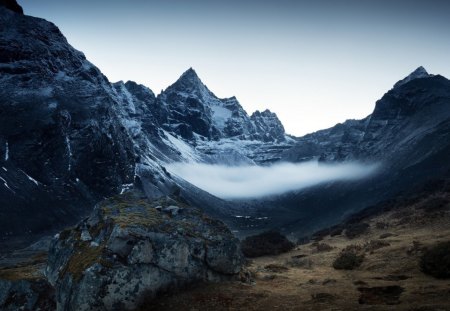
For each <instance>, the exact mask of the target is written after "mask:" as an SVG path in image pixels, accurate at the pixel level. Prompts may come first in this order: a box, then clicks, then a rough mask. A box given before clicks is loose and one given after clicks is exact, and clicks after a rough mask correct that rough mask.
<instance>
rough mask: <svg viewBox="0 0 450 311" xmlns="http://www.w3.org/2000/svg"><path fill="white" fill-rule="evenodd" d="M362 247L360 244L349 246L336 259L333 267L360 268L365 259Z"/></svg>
mask: <svg viewBox="0 0 450 311" xmlns="http://www.w3.org/2000/svg"><path fill="white" fill-rule="evenodd" d="M361 249H362V248H361V247H360V246H358V245H350V246H347V247H346V248H345V249H343V250H342V251H341V253H340V254H339V256H338V257H337V258H336V259H335V260H334V262H333V268H335V269H336V270H353V269H355V268H358V267H359V266H360V265H361V264H362V262H363V260H364V254H363V253H361Z"/></svg>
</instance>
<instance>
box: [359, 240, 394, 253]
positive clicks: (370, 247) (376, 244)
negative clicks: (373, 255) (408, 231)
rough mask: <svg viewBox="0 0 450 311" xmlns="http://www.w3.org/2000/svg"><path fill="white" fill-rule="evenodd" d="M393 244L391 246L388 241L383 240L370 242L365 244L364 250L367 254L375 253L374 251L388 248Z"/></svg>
mask: <svg viewBox="0 0 450 311" xmlns="http://www.w3.org/2000/svg"><path fill="white" fill-rule="evenodd" d="M390 245H391V244H389V243H388V242H386V241H381V240H370V241H369V242H366V243H365V244H364V249H365V250H366V251H367V252H373V251H374V250H377V249H380V248H383V247H387V246H390Z"/></svg>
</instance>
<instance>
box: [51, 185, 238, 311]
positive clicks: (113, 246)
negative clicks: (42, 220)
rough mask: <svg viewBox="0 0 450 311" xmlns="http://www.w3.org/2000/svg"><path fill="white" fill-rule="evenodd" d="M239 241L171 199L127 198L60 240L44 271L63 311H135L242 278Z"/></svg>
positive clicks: (105, 206) (110, 202)
mask: <svg viewBox="0 0 450 311" xmlns="http://www.w3.org/2000/svg"><path fill="white" fill-rule="evenodd" d="M242 264H243V257H242V255H241V252H240V248H239V244H238V241H237V240H236V239H235V238H234V237H233V235H232V234H231V233H230V231H229V230H228V229H227V228H226V227H225V226H224V225H223V224H222V223H221V222H219V221H216V220H212V219H210V218H208V217H206V216H205V215H203V214H202V213H201V212H199V211H198V210H197V209H194V208H192V207H190V206H188V205H186V204H184V203H181V202H179V201H175V200H172V199H169V198H164V199H160V200H158V201H155V202H152V203H149V202H148V201H147V200H146V198H145V196H143V194H139V193H136V192H128V193H125V194H123V195H121V196H116V197H113V198H110V199H107V200H105V201H103V202H102V203H100V204H98V205H97V206H96V208H95V210H94V212H93V213H92V215H91V216H90V217H89V218H87V219H86V220H84V221H83V222H81V223H80V224H79V225H78V226H76V227H75V228H73V229H69V230H66V231H63V232H61V233H60V234H59V235H58V236H57V237H56V238H55V240H54V242H53V244H52V246H51V249H50V254H49V264H48V267H47V270H46V274H47V276H48V279H49V281H50V282H51V283H52V284H53V285H54V286H55V289H56V297H57V304H58V310H131V309H134V308H136V307H137V306H139V304H140V303H142V302H143V301H145V300H147V299H148V300H149V299H151V298H153V297H154V296H155V295H156V294H157V293H158V292H160V291H163V290H169V289H174V288H177V287H180V286H183V285H186V284H188V283H192V282H197V281H219V280H224V279H231V278H234V277H236V276H237V275H238V274H239V273H240V271H241V266H242Z"/></svg>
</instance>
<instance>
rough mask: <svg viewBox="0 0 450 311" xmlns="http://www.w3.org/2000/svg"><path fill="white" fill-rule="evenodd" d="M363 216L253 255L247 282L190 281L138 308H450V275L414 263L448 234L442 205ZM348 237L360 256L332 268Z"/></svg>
mask: <svg viewBox="0 0 450 311" xmlns="http://www.w3.org/2000/svg"><path fill="white" fill-rule="evenodd" d="M363 221H364V222H365V223H367V224H369V225H370V227H369V229H368V231H367V232H366V233H364V234H362V235H361V236H359V237H357V238H353V239H349V238H348V237H346V235H345V231H344V232H343V233H341V234H339V235H336V236H333V237H331V236H329V235H328V236H326V237H324V238H323V239H322V240H320V241H313V242H310V243H308V244H305V245H301V246H298V247H296V249H294V250H292V251H291V252H289V253H285V254H282V255H279V256H268V257H260V258H256V259H254V260H252V261H251V262H250V263H249V265H248V267H247V269H248V271H249V272H250V273H251V275H252V278H251V279H252V281H251V282H247V283H243V282H240V281H234V282H227V283H221V284H212V285H211V284H208V285H197V286H196V287H192V288H190V289H188V290H186V291H183V292H180V293H178V294H175V295H171V296H164V297H161V298H159V299H158V300H157V301H154V302H152V303H151V304H149V305H146V306H145V307H144V309H143V310H335V311H338V310H342V311H347V310H411V311H413V310H414V311H431V310H435V311H437V310H450V280H449V279H447V280H438V279H435V278H433V277H431V276H428V275H425V274H424V273H422V272H421V271H420V267H419V258H420V256H421V254H422V252H423V250H424V249H425V248H426V247H429V246H431V245H433V244H435V243H437V242H443V241H450V212H449V209H448V206H447V208H446V209H445V210H442V209H440V210H437V211H431V212H430V211H426V210H424V209H423V202H422V203H414V204H413V205H412V206H406V207H405V208H403V209H399V210H394V211H391V212H387V213H384V214H382V215H378V216H376V217H375V216H374V217H371V218H368V219H365V220H363ZM370 241H374V242H370ZM369 243H370V244H369ZM348 245H360V246H362V247H364V249H365V250H364V255H365V257H364V260H363V263H362V264H361V266H360V267H358V268H356V269H354V270H336V269H334V268H333V267H332V263H333V261H334V259H335V258H336V257H337V256H338V255H339V253H340V252H341V250H342V249H343V248H345V247H346V246H348ZM371 245H372V247H371Z"/></svg>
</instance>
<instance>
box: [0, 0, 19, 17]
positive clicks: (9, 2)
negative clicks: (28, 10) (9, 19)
mask: <svg viewBox="0 0 450 311" xmlns="http://www.w3.org/2000/svg"><path fill="white" fill-rule="evenodd" d="M0 6H3V7H5V8H7V9H9V10H11V11H14V12H16V13H19V14H23V9H22V7H21V6H20V5H19V4H18V3H17V1H16V0H0Z"/></svg>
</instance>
